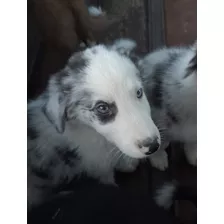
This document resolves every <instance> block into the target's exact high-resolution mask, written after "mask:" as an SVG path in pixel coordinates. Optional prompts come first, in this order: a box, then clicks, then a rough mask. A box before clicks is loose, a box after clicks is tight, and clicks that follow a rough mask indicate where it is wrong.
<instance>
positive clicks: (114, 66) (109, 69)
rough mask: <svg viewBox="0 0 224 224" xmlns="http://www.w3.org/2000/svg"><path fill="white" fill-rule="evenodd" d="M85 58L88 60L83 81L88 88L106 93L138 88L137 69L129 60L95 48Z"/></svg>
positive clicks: (117, 54)
mask: <svg viewBox="0 0 224 224" xmlns="http://www.w3.org/2000/svg"><path fill="white" fill-rule="evenodd" d="M90 51H91V52H90ZM85 56H86V57H87V58H88V60H89V65H88V67H87V68H86V69H85V72H86V77H85V81H86V84H87V85H89V87H92V88H94V89H101V91H105V92H108V91H116V90H119V89H123V91H124V90H125V89H126V90H131V89H133V88H137V87H138V86H140V80H139V78H138V75H137V74H138V70H137V68H136V67H135V65H134V64H133V63H132V62H131V60H129V59H128V58H127V57H125V56H123V55H120V54H119V53H118V52H116V51H114V50H110V49H107V48H106V47H104V46H97V47H95V48H93V49H90V50H89V51H88V52H87V54H86V55H85Z"/></svg>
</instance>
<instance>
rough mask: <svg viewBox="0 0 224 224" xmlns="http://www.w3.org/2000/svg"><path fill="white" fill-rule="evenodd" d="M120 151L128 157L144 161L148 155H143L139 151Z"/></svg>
mask: <svg viewBox="0 0 224 224" xmlns="http://www.w3.org/2000/svg"><path fill="white" fill-rule="evenodd" d="M120 151H121V152H122V153H123V154H124V155H126V156H128V157H131V158H133V159H144V158H146V157H147V155H145V154H143V153H142V152H140V151H139V150H138V149H132V150H130V149H127V150H122V149H120Z"/></svg>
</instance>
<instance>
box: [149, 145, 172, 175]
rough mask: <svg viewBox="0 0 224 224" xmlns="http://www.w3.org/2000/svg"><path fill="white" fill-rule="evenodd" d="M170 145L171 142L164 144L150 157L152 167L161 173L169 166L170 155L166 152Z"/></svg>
mask: <svg viewBox="0 0 224 224" xmlns="http://www.w3.org/2000/svg"><path fill="white" fill-rule="evenodd" d="M168 145H169V142H163V143H162V145H161V146H160V148H159V150H158V151H157V152H155V153H153V154H152V155H150V157H149V160H150V162H151V165H152V166H153V167H155V168H157V169H159V170H161V171H164V170H166V169H167V168H168V166H169V163H168V155H167V153H166V151H165V149H166V148H167V146H168Z"/></svg>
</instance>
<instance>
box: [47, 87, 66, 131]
mask: <svg viewBox="0 0 224 224" xmlns="http://www.w3.org/2000/svg"><path fill="white" fill-rule="evenodd" d="M49 89H50V90H49V91H48V99H47V101H46V104H45V105H44V108H43V112H44V114H45V116H46V117H47V118H48V120H49V121H50V122H51V123H52V124H53V125H54V127H55V129H56V130H57V131H58V132H59V133H63V132H64V129H65V119H66V118H65V108H66V99H65V96H64V93H62V92H60V91H58V86H56V85H54V86H50V88H49Z"/></svg>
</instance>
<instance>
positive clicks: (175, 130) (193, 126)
mask: <svg viewBox="0 0 224 224" xmlns="http://www.w3.org/2000/svg"><path fill="white" fill-rule="evenodd" d="M195 51H196V46H195V45H193V46H192V47H188V48H184V47H183V48H182V47H180V48H174V47H173V48H163V49H160V50H156V51H155V52H153V53H151V54H148V55H147V56H146V57H144V58H143V59H142V60H140V61H139V63H138V65H139V67H140V69H141V71H142V73H141V75H142V79H143V82H144V87H145V89H146V92H147V93H148V94H147V96H148V100H149V102H150V105H151V109H152V117H153V120H154V121H155V123H156V125H157V126H159V129H161V133H162V137H163V143H162V146H161V150H159V151H157V152H156V153H155V154H153V155H152V156H150V160H151V162H152V165H153V166H155V167H157V168H158V169H160V170H164V169H165V168H167V167H168V159H167V156H165V155H164V153H165V151H162V150H164V149H165V148H166V147H164V146H163V145H167V144H168V143H169V142H171V141H179V142H183V143H184V144H185V152H186V157H187V159H188V161H189V163H190V164H192V165H196V161H197V159H196V158H197V151H196V148H197V74H196V72H193V73H192V74H191V75H189V76H188V77H187V78H184V76H185V74H186V70H187V68H188V66H189V62H190V61H191V59H192V58H193V57H194V55H195ZM175 55H176V56H175ZM171 57H176V60H175V61H173V62H169V60H170V58H171ZM166 63H170V65H169V66H166ZM156 66H160V67H161V66H166V67H167V68H166V69H165V70H164V71H163V72H162V74H158V75H160V76H161V77H162V86H161V89H160V90H158V91H160V93H162V99H161V101H162V106H161V108H157V107H155V106H154V105H153V103H152V96H151V91H152V89H153V88H154V86H155V84H156V81H155V79H154V78H153V76H154V74H155V72H154V70H155V68H156ZM165 105H168V106H169V107H170V109H171V110H172V114H173V115H174V116H176V117H178V119H179V121H178V122H177V123H175V122H173V121H172V120H170V118H169V116H168V114H167V110H166V106H165ZM168 123H170V124H169V126H168V125H167V124H168ZM163 135H164V136H163Z"/></svg>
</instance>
